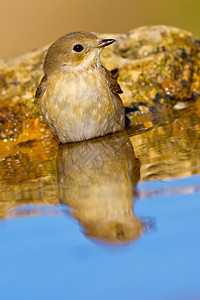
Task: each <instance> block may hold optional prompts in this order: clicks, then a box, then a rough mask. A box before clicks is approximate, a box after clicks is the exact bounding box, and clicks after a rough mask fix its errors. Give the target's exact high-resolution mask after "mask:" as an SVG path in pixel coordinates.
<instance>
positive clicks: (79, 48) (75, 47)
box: [73, 44, 84, 52]
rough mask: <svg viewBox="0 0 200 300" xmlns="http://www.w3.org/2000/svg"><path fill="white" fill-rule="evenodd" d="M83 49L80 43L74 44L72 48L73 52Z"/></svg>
mask: <svg viewBox="0 0 200 300" xmlns="http://www.w3.org/2000/svg"><path fill="white" fill-rule="evenodd" d="M83 49H84V48H83V46H82V45H81V44H78V45H75V46H74V48H73V50H74V51H75V52H81V51H83Z"/></svg>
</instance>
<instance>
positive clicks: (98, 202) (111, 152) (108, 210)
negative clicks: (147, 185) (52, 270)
mask: <svg viewBox="0 0 200 300" xmlns="http://www.w3.org/2000/svg"><path fill="white" fill-rule="evenodd" d="M57 169H58V186H59V199H60V202H61V203H64V204H66V205H67V206H68V207H69V211H70V215H71V216H72V217H73V218H75V219H77V220H78V221H79V223H80V224H81V225H82V227H83V230H84V234H85V235H86V236H88V237H90V238H93V239H97V240H100V241H104V242H108V243H124V242H129V241H133V240H135V239H137V238H139V237H140V235H141V234H142V232H143V230H144V229H145V228H146V227H147V226H148V225H147V224H146V223H145V222H143V221H141V220H139V219H138V218H137V217H136V216H135V214H134V211H133V197H134V195H135V193H136V191H135V187H136V184H137V182H138V180H139V177H140V163H139V160H138V159H137V158H136V157H135V154H134V150H133V146H132V144H131V141H130V139H129V137H128V135H127V133H126V132H121V133H116V134H112V135H108V136H106V137H102V138H98V139H93V140H88V141H83V142H79V143H71V144H65V145H59V151H58V157H57Z"/></svg>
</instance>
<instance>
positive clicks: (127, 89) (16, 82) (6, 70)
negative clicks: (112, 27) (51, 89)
mask: <svg viewBox="0 0 200 300" xmlns="http://www.w3.org/2000/svg"><path fill="white" fill-rule="evenodd" d="M100 36H102V37H105V38H109V37H114V38H115V39H116V40H117V42H116V43H115V44H113V45H112V46H110V47H107V48H105V49H104V50H103V52H102V63H103V65H105V66H106V67H107V68H108V69H110V70H112V69H115V70H116V72H115V73H118V81H119V83H120V84H121V86H122V89H123V91H124V93H123V94H122V100H123V102H124V104H125V105H127V106H129V107H131V108H132V111H133V112H134V111H135V110H138V111H140V112H142V113H148V112H155V111H159V110H160V109H163V107H164V108H165V107H166V106H168V105H170V103H171V101H172V102H174V101H175V102H176V101H179V102H180V101H183V100H188V99H191V98H193V97H195V96H197V95H198V94H199V93H200V72H199V69H200V40H198V39H196V38H195V37H193V35H192V34H191V33H189V32H187V31H184V30H181V29H177V28H173V27H168V26H145V27H141V28H137V29H134V30H131V31H130V32H128V33H126V34H100ZM47 48H48V47H44V48H42V49H39V50H37V51H33V52H30V53H27V54H25V55H22V56H20V57H17V58H9V59H1V60H0V65H1V67H0V89H1V94H0V139H1V140H10V139H16V138H18V136H19V135H21V134H22V132H23V131H24V130H25V128H31V126H33V127H37V126H36V125H38V124H39V123H40V122H38V121H37V122H36V123H37V124H35V120H36V119H37V120H39V119H38V117H39V115H38V112H37V107H36V103H35V98H34V95H35V91H36V88H37V86H38V83H39V81H40V79H41V77H42V75H43V71H42V65H43V61H44V56H45V53H46V50H47ZM8 123H9V124H8ZM6 124H8V127H7V125H6ZM42 128H43V132H44V130H46V129H45V128H46V127H45V126H42ZM25 131H26V130H25ZM26 133H27V132H26ZM38 134H39V132H38ZM43 134H44V133H42V135H43ZM48 134H49V133H48ZM24 139H25V140H26V138H23V139H22V140H24Z"/></svg>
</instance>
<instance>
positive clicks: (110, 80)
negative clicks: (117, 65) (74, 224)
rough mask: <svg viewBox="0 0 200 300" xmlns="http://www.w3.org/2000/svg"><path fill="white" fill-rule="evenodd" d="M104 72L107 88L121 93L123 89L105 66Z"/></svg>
mask: <svg viewBox="0 0 200 300" xmlns="http://www.w3.org/2000/svg"><path fill="white" fill-rule="evenodd" d="M102 67H103V66H102ZM103 69H104V72H105V76H106V79H107V83H108V86H109V88H110V89H111V91H112V92H113V93H115V94H122V93H123V91H122V89H121V87H120V85H119V83H118V82H117V81H116V80H115V78H114V76H113V75H112V73H111V72H110V71H108V70H107V69H106V68H104V67H103Z"/></svg>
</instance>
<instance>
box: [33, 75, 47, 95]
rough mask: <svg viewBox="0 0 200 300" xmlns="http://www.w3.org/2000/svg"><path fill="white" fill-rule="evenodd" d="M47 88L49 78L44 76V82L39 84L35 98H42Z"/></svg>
mask: <svg viewBox="0 0 200 300" xmlns="http://www.w3.org/2000/svg"><path fill="white" fill-rule="evenodd" d="M46 87H47V76H46V75H44V76H43V77H42V80H41V81H40V84H39V86H38V88H37V91H36V93H35V98H39V97H41V96H42V95H43V94H44V93H45V91H46Z"/></svg>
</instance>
